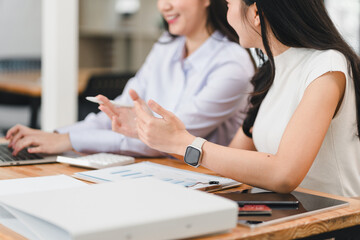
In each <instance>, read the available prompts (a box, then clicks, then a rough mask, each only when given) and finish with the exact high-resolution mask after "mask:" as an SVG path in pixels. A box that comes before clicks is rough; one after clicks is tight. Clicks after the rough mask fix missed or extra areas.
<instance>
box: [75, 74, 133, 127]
mask: <svg viewBox="0 0 360 240" xmlns="http://www.w3.org/2000/svg"><path fill="white" fill-rule="evenodd" d="M134 75H135V74H134V73H132V72H124V73H106V74H99V75H93V76H92V77H91V78H90V79H89V82H88V84H87V86H86V88H85V90H84V92H83V93H81V94H80V95H79V112H78V120H79V121H80V120H83V119H84V118H85V117H86V116H87V115H88V114H89V113H91V112H94V113H97V112H99V109H98V105H97V104H95V103H91V102H89V101H87V100H86V99H85V97H86V96H96V95H98V94H102V95H104V96H106V97H108V98H109V99H114V98H116V97H117V96H119V95H120V94H121V93H122V92H123V90H124V88H125V85H126V83H127V81H128V80H129V79H130V78H132V77H133V76H134Z"/></svg>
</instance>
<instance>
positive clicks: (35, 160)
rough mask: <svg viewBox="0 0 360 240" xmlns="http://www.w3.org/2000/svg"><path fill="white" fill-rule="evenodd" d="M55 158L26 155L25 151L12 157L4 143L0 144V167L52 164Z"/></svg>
mask: <svg viewBox="0 0 360 240" xmlns="http://www.w3.org/2000/svg"><path fill="white" fill-rule="evenodd" d="M56 157H57V156H56V155H44V154H34V153H28V152H27V150H26V149H23V150H21V151H20V152H19V153H18V154H17V155H16V156H13V155H12V149H11V148H8V145H7V144H6V143H5V144H0V167H3V166H14V165H27V164H40V163H53V162H56Z"/></svg>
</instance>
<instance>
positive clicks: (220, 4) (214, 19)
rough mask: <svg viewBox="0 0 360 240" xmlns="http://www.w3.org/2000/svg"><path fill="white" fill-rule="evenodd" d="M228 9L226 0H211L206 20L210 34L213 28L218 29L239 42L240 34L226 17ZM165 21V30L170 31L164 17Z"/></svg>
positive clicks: (231, 39)
mask: <svg viewBox="0 0 360 240" xmlns="http://www.w3.org/2000/svg"><path fill="white" fill-rule="evenodd" d="M227 10H228V7H227V3H226V1H223V0H210V5H209V7H208V17H207V20H206V28H207V30H208V32H209V34H210V35H211V33H212V31H213V30H218V31H219V32H221V33H222V34H223V35H224V36H226V37H227V38H228V39H229V40H230V41H232V42H236V43H239V37H238V35H237V34H236V32H235V30H234V29H233V28H232V27H231V26H230V24H229V23H228V21H227V18H226V13H227ZM163 23H164V28H165V30H166V31H169V25H168V23H167V22H166V21H165V20H164V19H163ZM170 35H171V34H170ZM171 36H172V37H173V38H176V37H177V36H175V35H171Z"/></svg>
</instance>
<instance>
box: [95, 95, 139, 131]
mask: <svg viewBox="0 0 360 240" xmlns="http://www.w3.org/2000/svg"><path fill="white" fill-rule="evenodd" d="M96 98H97V99H99V100H100V101H102V102H103V104H100V106H99V109H100V110H101V111H103V112H104V113H105V114H106V115H107V116H108V117H109V118H110V119H111V127H112V130H113V131H114V132H118V133H121V134H123V135H125V136H127V137H131V138H138V133H137V128H136V120H135V118H136V115H135V111H134V108H133V107H115V106H114V105H113V104H112V103H110V101H109V99H108V98H107V97H105V96H103V95H98V96H96Z"/></svg>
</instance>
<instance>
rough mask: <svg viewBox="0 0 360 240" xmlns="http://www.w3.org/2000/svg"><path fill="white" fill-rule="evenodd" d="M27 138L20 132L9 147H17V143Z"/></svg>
mask: <svg viewBox="0 0 360 240" xmlns="http://www.w3.org/2000/svg"><path fill="white" fill-rule="evenodd" d="M24 137H25V134H24V133H23V132H22V131H20V130H19V131H18V132H17V133H16V135H15V136H13V138H12V139H11V141H10V143H9V146H10V147H12V148H14V146H15V145H17V142H18V141H20V140H21V139H22V138H24Z"/></svg>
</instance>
